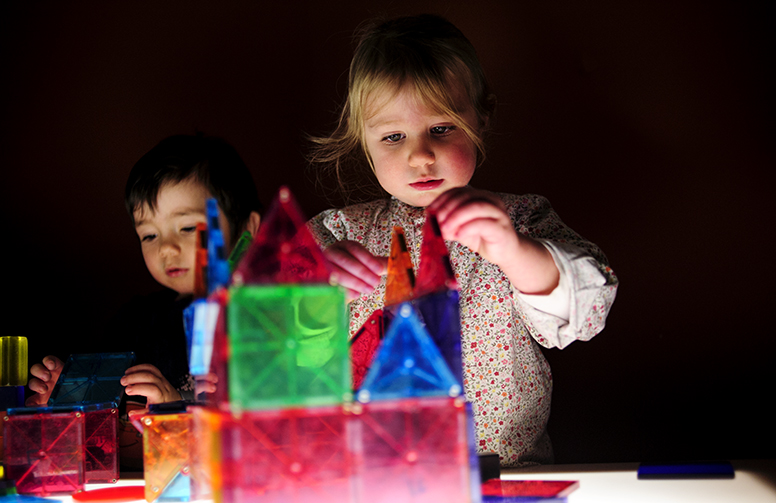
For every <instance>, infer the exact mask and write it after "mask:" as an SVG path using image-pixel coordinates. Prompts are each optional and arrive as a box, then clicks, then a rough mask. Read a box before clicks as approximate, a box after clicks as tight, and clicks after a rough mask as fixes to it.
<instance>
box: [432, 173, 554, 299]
mask: <svg viewBox="0 0 776 503" xmlns="http://www.w3.org/2000/svg"><path fill="white" fill-rule="evenodd" d="M428 209H429V210H431V211H436V213H437V220H438V221H439V229H440V231H442V237H443V238H445V239H447V240H452V241H458V242H459V243H461V244H462V245H464V246H466V247H468V248H469V249H471V250H472V251H475V252H477V253H479V254H480V255H481V256H483V257H484V258H486V259H487V260H488V261H490V262H492V263H494V264H496V265H497V266H499V267H500V268H501V269H502V270H503V271H504V273H506V275H507V277H508V278H509V280H510V282H511V283H512V285H513V286H514V287H515V288H517V289H518V290H520V291H521V292H523V293H527V294H534V295H546V294H549V293H550V292H552V291H553V289H555V287H557V286H558V281H559V279H560V272H559V271H558V268H557V266H556V265H555V261H554V260H553V258H552V255H551V254H550V252H549V251H548V250H547V248H545V247H544V245H542V244H541V243H539V242H538V241H536V240H534V239H531V238H530V237H527V236H524V235H522V234H520V233H518V232H517V231H516V230H515V228H514V227H513V226H512V221H511V220H510V219H509V215H507V212H506V208H504V203H503V202H502V201H501V199H500V198H499V197H498V196H497V195H496V194H493V193H492V192H486V191H482V190H476V189H473V188H471V187H458V188H455V189H450V190H448V191H447V192H445V193H444V194H442V195H440V196H439V197H438V198H436V200H434V202H433V203H431V204H430V205H429V207H428Z"/></svg>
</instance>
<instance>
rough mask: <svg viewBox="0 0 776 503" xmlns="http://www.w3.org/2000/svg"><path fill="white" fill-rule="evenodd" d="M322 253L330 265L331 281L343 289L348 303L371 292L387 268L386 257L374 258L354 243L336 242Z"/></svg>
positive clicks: (358, 244)
mask: <svg viewBox="0 0 776 503" xmlns="http://www.w3.org/2000/svg"><path fill="white" fill-rule="evenodd" d="M323 253H324V255H326V258H328V259H329V262H331V264H332V268H333V274H332V281H334V282H335V283H336V284H338V285H341V286H342V287H344V288H345V291H346V295H347V300H348V302H350V301H352V300H355V299H357V298H358V297H359V296H360V295H361V294H365V293H370V292H372V291H373V290H374V289H375V288H376V287H377V285H379V284H380V277H381V276H382V275H384V274H385V273H386V270H387V267H388V258H387V257H375V256H374V255H372V254H371V253H369V251H368V250H367V249H366V248H364V246H363V245H361V244H360V243H357V242H356V241H338V242H336V243H334V244H333V245H331V246H329V247H328V248H326V249H325V250H324V251H323Z"/></svg>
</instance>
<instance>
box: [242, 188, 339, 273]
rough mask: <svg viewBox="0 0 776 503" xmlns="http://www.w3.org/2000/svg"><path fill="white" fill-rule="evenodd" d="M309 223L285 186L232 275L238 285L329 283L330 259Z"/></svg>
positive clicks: (279, 192)
mask: <svg viewBox="0 0 776 503" xmlns="http://www.w3.org/2000/svg"><path fill="white" fill-rule="evenodd" d="M305 222H306V221H305V219H304V217H303V216H302V212H301V210H300V209H299V206H298V205H297V204H296V201H295V200H294V197H293V195H292V194H291V191H290V190H289V189H288V188H287V187H281V188H280V190H279V191H278V195H277V197H276V198H275V200H274V201H273V202H272V206H271V207H270V210H269V212H268V213H267V216H266V218H265V219H264V220H263V221H262V223H261V227H259V232H258V235H257V236H256V239H255V240H254V242H253V244H252V245H251V247H250V248H249V249H248V251H247V253H246V254H245V257H244V258H243V259H242V260H241V261H240V264H239V265H238V266H237V270H235V272H234V275H233V276H232V279H233V281H234V283H235V284H237V285H240V284H246V285H249V284H252V285H256V284H276V283H328V282H329V276H330V270H329V263H328V260H326V257H325V256H324V255H323V252H322V251H321V248H320V247H319V246H318V243H317V242H316V241H315V238H313V236H312V234H311V233H310V231H309V230H308V229H307V225H306V224H305Z"/></svg>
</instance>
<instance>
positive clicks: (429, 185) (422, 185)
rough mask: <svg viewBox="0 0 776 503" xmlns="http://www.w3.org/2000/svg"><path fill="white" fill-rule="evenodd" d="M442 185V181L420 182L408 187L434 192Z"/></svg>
mask: <svg viewBox="0 0 776 503" xmlns="http://www.w3.org/2000/svg"><path fill="white" fill-rule="evenodd" d="M442 183H444V180H438V179H437V180H423V181H421V182H415V183H411V184H410V187H412V188H413V189H415V190H434V189H436V188H438V187H439V186H440V185H442Z"/></svg>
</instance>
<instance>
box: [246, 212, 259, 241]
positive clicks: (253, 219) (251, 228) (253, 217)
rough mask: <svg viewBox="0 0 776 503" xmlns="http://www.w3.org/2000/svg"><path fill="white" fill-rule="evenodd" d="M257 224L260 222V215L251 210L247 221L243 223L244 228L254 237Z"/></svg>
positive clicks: (257, 227) (257, 230)
mask: <svg viewBox="0 0 776 503" xmlns="http://www.w3.org/2000/svg"><path fill="white" fill-rule="evenodd" d="M259 224H261V215H259V214H258V213H257V212H255V211H251V214H250V216H249V217H248V222H247V223H246V224H245V230H246V231H248V232H250V233H251V236H253V237H256V233H257V232H259Z"/></svg>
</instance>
